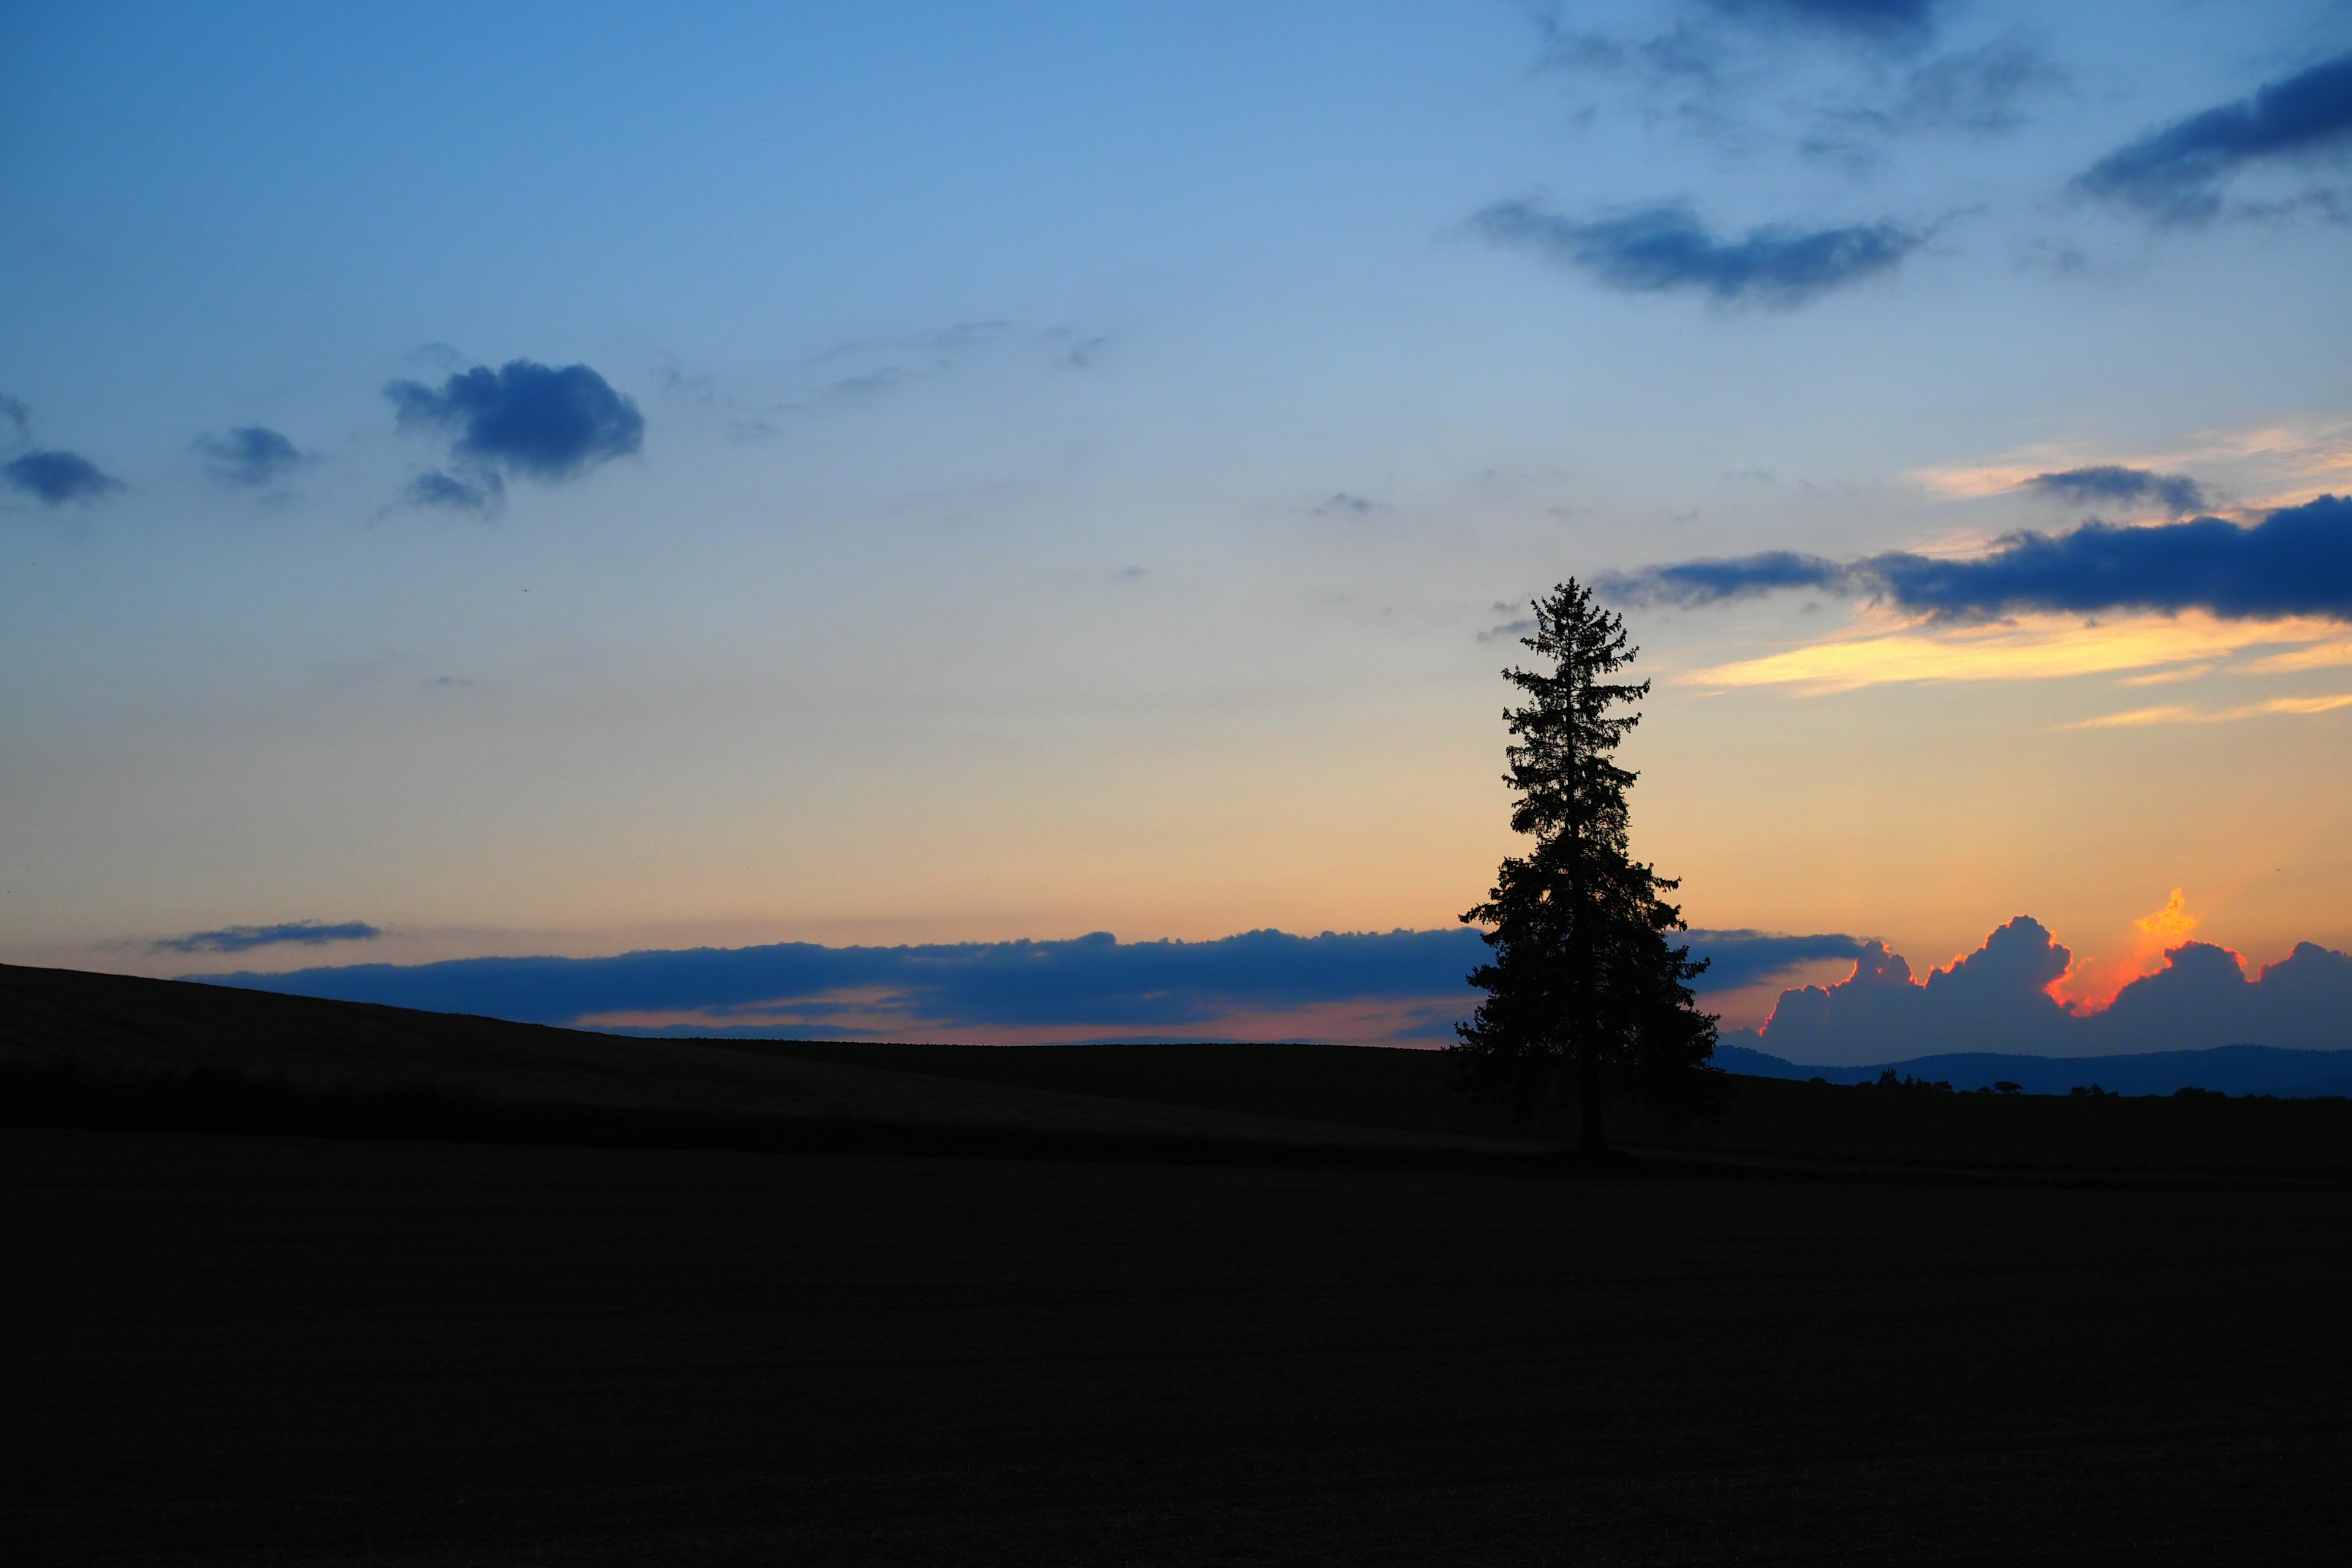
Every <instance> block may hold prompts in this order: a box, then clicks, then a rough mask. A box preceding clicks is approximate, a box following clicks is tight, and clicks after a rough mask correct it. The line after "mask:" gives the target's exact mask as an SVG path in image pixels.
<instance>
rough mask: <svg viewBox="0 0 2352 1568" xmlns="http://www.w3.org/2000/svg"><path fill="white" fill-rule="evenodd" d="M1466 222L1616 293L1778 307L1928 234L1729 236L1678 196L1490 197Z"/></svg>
mask: <svg viewBox="0 0 2352 1568" xmlns="http://www.w3.org/2000/svg"><path fill="white" fill-rule="evenodd" d="M1471 226H1472V227H1473V228H1474V229H1475V230H1476V231H1477V232H1478V233H1479V234H1481V235H1483V236H1485V237H1486V238H1487V239H1489V240H1491V241H1493V242H1494V243H1495V244H1496V245H1502V246H1509V247H1516V248H1518V249H1523V250H1532V251H1534V252H1535V253H1537V254H1538V255H1539V256H1541V257H1543V258H1545V259H1546V260H1549V261H1550V262H1552V263H1554V264H1555V265H1557V266H1560V267H1568V268H1575V269H1577V270H1580V271H1582V272H1586V273H1589V274H1591V276H1592V277H1593V278H1594V279H1596V280H1597V281H1599V282H1600V283H1601V285H1602V286H1604V287H1606V288H1610V289H1617V290H1619V291H1620V292H1622V293H1629V294H1660V293H1672V292H1676V291H1689V292H1694V293H1703V294H1706V295H1709V296H1711V297H1712V298H1714V299H1717V300H1723V301H1726V302H1727V303H1738V302H1745V301H1753V302H1755V303H1759V304H1763V305H1768V306H1777V307H1780V308H1783V309H1786V308H1790V307H1794V306H1797V305H1801V304H1804V303H1805V302H1806V301H1807V300H1812V299H1814V298H1816V297H1818V296H1820V295H1822V294H1825V293H1827V292H1829V291H1830V290H1832V289H1838V288H1841V287H1843V286H1844V285H1847V284H1850V283H1858V282H1860V281H1862V280H1863V279H1867V278H1871V277H1874V276H1875V275H1877V274H1879V273H1882V272H1885V271H1889V270H1891V269H1892V268H1895V266H1896V265H1897V264H1898V263H1900V262H1901V261H1902V260H1903V258H1905V257H1906V256H1908V255H1910V254H1911V252H1912V251H1914V250H1916V249H1917V248H1918V247H1919V246H1920V244H1921V243H1922V242H1923V241H1924V240H1925V239H1926V236H1925V235H1924V234H1919V233H1915V232H1913V231H1911V230H1907V229H1904V228H1900V227H1898V226H1895V225H1894V224H1891V223H1876V224H1863V225H1853V226H1846V227H1843V228H1821V229H1795V228H1789V227H1785V226H1773V227H1765V228H1758V229H1752V230H1750V231H1749V232H1748V234H1747V235H1746V236H1745V237H1741V238H1738V239H1727V238H1722V237H1717V236H1716V235H1714V234H1712V233H1710V232H1709V231H1708V230H1707V228H1706V226H1705V225H1703V224H1702V223H1700V222H1699V220H1698V218H1697V217H1696V216H1695V215H1694V214H1693V213H1692V212H1691V210H1690V209H1689V208H1688V207H1687V206H1685V205H1681V204H1678V203H1669V204H1665V205H1658V206H1653V207H1646V208H1643V209H1641V210H1638V211H1635V212H1631V213H1626V214H1623V215H1622V216H1616V217H1609V218H1599V219H1593V220H1590V221H1585V220H1579V219H1575V218H1570V217H1565V216H1560V215H1559V214H1556V213H1549V212H1546V211H1544V210H1542V209H1541V208H1539V207H1538V206H1536V205H1533V204H1531V203H1528V202H1497V203H1496V204H1495V205H1492V206H1490V207H1487V208H1486V209H1485V210H1484V211H1482V212H1480V213H1478V214H1477V215H1476V216H1475V217H1473V218H1472V219H1471Z"/></svg>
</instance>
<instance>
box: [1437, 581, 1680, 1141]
mask: <svg viewBox="0 0 2352 1568" xmlns="http://www.w3.org/2000/svg"><path fill="white" fill-rule="evenodd" d="M1535 613H1536V626H1535V634H1534V635H1533V636H1532V637H1525V638H1522V639H1521V641H1522V642H1523V644H1524V646H1526V647H1528V649H1530V650H1531V651H1532V652H1533V653H1535V655H1536V656H1537V658H1538V660H1539V661H1541V662H1543V663H1544V664H1547V665H1549V668H1538V669H1533V670H1528V669H1519V668H1510V669H1506V670H1505V671H1504V672H1503V678H1504V679H1506V680H1508V681H1509V682H1510V683H1511V684H1512V685H1513V686H1515V687H1517V688H1518V689H1519V691H1520V692H1521V693H1522V694H1523V695H1524V696H1525V697H1526V699H1527V700H1526V701H1525V703H1524V704H1522V705H1521V706H1519V707H1516V708H1511V709H1507V710H1505V712H1504V718H1505V719H1506V720H1507V721H1508V723H1509V725H1510V732H1511V737H1512V740H1511V744H1510V745H1509V747H1508V748H1507V751H1506V752H1505V757H1506V759H1507V762H1508V763H1509V766H1510V771H1509V772H1508V773H1506V774H1505V775H1504V782H1505V783H1506V784H1509V785H1510V786H1511V789H1512V791H1513V793H1514V794H1515V795H1516V796H1517V799H1516V800H1515V802H1514V803H1513V805H1512V808H1511V828H1512V831H1514V832H1516V833H1524V834H1527V835H1528V836H1529V837H1531V838H1532V839H1533V840H1534V843H1533V845H1532V846H1531V847H1530V848H1529V849H1528V853H1527V854H1525V855H1521V856H1513V857H1510V858H1507V859H1505V860H1504V861H1503V863H1502V866H1501V868H1500V869H1499V870H1498V871H1497V872H1496V879H1495V887H1494V889H1493V890H1492V891H1491V892H1490V893H1488V894H1487V896H1486V901H1485V902H1484V903H1481V904H1479V905H1478V906H1477V907H1476V908H1475V909H1473V910H1470V911H1469V912H1468V913H1467V914H1465V915H1464V916H1463V917H1462V919H1463V921H1465V923H1468V924H1475V925H1478V926H1480V927H1483V928H1485V929H1484V930H1483V931H1482V932H1481V934H1482V935H1483V936H1484V937H1485V938H1486V944H1487V947H1488V949H1489V950H1490V951H1489V955H1488V960H1487V962H1486V963H1484V964H1481V965H1480V966H1479V967H1478V968H1477V969H1476V970H1475V971H1473V972H1472V973H1471V975H1470V983H1471V984H1473V985H1475V986H1478V987H1479V988H1481V989H1482V990H1484V991H1486V993H1487V995H1486V1000H1485V1001H1484V1002H1482V1003H1480V1004H1479V1006H1478V1011H1477V1014H1476V1016H1475V1017H1474V1018H1473V1019H1472V1020H1471V1021H1470V1022H1468V1023H1466V1024H1462V1025H1459V1026H1456V1029H1455V1032H1456V1034H1458V1035H1459V1036H1460V1040H1459V1042H1458V1043H1457V1044H1456V1045H1455V1046H1454V1047H1453V1049H1454V1054H1455V1056H1456V1057H1457V1058H1459V1059H1460V1060H1461V1061H1462V1063H1463V1064H1464V1065H1465V1068H1468V1069H1469V1075H1470V1076H1471V1078H1472V1079H1473V1080H1474V1081H1475V1082H1476V1083H1477V1084H1478V1086H1479V1087H1481V1088H1483V1089H1486V1090H1487V1091H1489V1092H1494V1093H1499V1094H1501V1095H1504V1096H1506V1097H1507V1098H1508V1099H1509V1100H1511V1101H1512V1102H1513V1104H1514V1105H1515V1107H1516V1108H1517V1110H1519V1112H1520V1113H1521V1114H1522V1115H1523V1116H1525V1115H1528V1114H1530V1113H1532V1112H1533V1111H1534V1110H1537V1109H1538V1108H1539V1107H1541V1106H1542V1105H1544V1104H1545V1103H1547V1102H1549V1100H1551V1099H1553V1098H1554V1097H1555V1096H1557V1095H1559V1093H1561V1092H1562V1091H1563V1090H1564V1091H1566V1092H1569V1093H1572V1094H1573V1095H1574V1096H1575V1097H1576V1100H1577V1101H1578V1106H1579V1111H1580V1124H1581V1129H1582V1138H1581V1152H1582V1153H1583V1155H1584V1156H1585V1158H1587V1159H1588V1160H1598V1159H1600V1158H1601V1155H1602V1152H1603V1149H1604V1144H1605V1132H1604V1109H1605V1106H1606V1104H1607V1101H1608V1099H1609V1098H1610V1097H1611V1096H1612V1095H1614V1094H1622V1093H1633V1094H1637V1095H1640V1096H1641V1097H1643V1099H1645V1100H1649V1101H1650V1102H1652V1103H1653V1104H1654V1105H1657V1106H1659V1107H1661V1108H1662V1109H1664V1110H1667V1111H1668V1112H1670V1113H1680V1112H1687V1111H1690V1110H1703V1109H1706V1108H1707V1107H1709V1106H1710V1105H1711V1104H1712V1103H1714V1102H1715V1101H1716V1100H1717V1099H1718V1098H1719V1095H1720V1091H1721V1086H1722V1079H1723V1075H1722V1073H1721V1071H1720V1069H1718V1068H1713V1067H1711V1066H1709V1065H1708V1058H1710V1057H1712V1056H1713V1055H1714V1052H1715V1041H1716V1027H1715V1025H1716V1021H1715V1019H1714V1018H1712V1017H1711V1016H1707V1015H1706V1014H1704V1013H1701V1012H1699V1011H1698V1010H1697V1008H1696V1005H1694V998H1693V996H1692V994H1691V991H1690V987H1689V986H1688V984H1686V982H1688V981H1689V980H1691V979H1692V978H1694V977H1695V976H1696V975H1697V974H1698V973H1700V972H1701V971H1702V970H1704V969H1705V968H1706V960H1705V959H1693V958H1692V957H1691V956H1690V949H1689V947H1688V946H1686V945H1685V946H1676V945H1675V944H1674V943H1673V942H1670V941H1669V940H1668V938H1667V935H1666V933H1667V932H1669V931H1679V930H1681V929H1683V919H1682V911H1681V910H1679V909H1677V908H1676V907H1675V906H1674V905H1672V904H1669V903H1667V902H1666V901H1665V900H1664V899H1663V898H1662V897H1660V895H1661V894H1663V893H1666V892H1671V891H1673V890H1674V889H1675V888H1676V887H1677V886H1679V885H1680V884H1679V883H1677V882H1675V881H1673V880H1670V879H1666V878H1663V877H1660V876H1658V875H1656V874H1655V872H1654V870H1653V869H1652V868H1650V867H1648V866H1645V865H1642V864H1639V863H1637V862H1636V861H1634V860H1633V858H1632V856H1631V855H1630V854H1629V853H1628V850H1627V847H1626V844H1627V840H1626V826H1627V815H1628V808H1627V805H1626V800H1625V792H1626V791H1627V790H1628V789H1629V788H1630V787H1631V786H1632V785H1633V780H1634V776H1635V775H1634V774H1633V773H1632V772H1631V771H1629V770H1627V769H1625V768H1622V767H1620V766H1618V764H1617V763H1616V761H1615V755H1614V754H1615V752H1616V750H1617V746H1618V744H1619V742H1622V740H1623V739H1624V738H1625V732H1626V731H1629V730H1631V729H1633V726H1634V725H1635V724H1637V723H1639V722H1640V721H1641V714H1640V711H1639V710H1638V709H1636V708H1635V707H1634V704H1636V703H1638V702H1639V701H1640V700H1641V699H1642V698H1643V697H1644V696H1646V695H1647V694H1648V692H1649V689H1650V685H1649V682H1647V681H1641V682H1638V683H1628V682H1623V681H1618V680H1613V679H1612V677H1615V676H1617V675H1618V674H1619V672H1621V671H1622V670H1624V669H1625V668H1627V667H1629V666H1630V665H1632V664H1633V658H1634V656H1635V654H1636V652H1637V651H1638V650H1636V649H1635V648H1634V647H1633V646H1632V645H1631V643H1630V642H1629V641H1628V640H1627V637H1626V633H1625V624H1624V621H1623V619H1622V617H1621V616H1616V615H1614V614H1612V613H1611V612H1609V611H1607V610H1604V609H1602V608H1601V606H1600V605H1598V604H1596V603H1595V602H1594V600H1593V597H1592V595H1591V592H1590V591H1589V590H1587V589H1585V588H1584V587H1583V586H1581V585H1580V584H1578V583H1577V582H1576V581H1575V580H1574V579H1573V578H1571V579H1570V580H1569V581H1568V582H1566V583H1563V584H1560V585H1559V587H1557V588H1555V589H1554V590H1553V591H1552V593H1551V595H1550V596H1549V597H1548V598H1544V599H1539V600H1538V601H1537V602H1536V604H1535ZM1619 710H1624V711H1622V712H1621V711H1619Z"/></svg>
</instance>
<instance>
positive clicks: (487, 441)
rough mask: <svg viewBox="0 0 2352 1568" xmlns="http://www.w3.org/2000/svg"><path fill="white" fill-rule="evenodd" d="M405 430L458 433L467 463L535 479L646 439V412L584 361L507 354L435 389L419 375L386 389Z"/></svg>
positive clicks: (578, 469) (561, 475) (592, 462)
mask: <svg viewBox="0 0 2352 1568" xmlns="http://www.w3.org/2000/svg"><path fill="white" fill-rule="evenodd" d="M383 391H384V395H385V396H386V397H388V398H390V399H391V400H392V405H393V407H394V409H395V410H396V411H397V413H398V415H399V419H400V424H401V426H402V427H403V428H404V429H405V428H435V429H443V430H453V431H455V432H457V441H456V443H455V444H454V446H453V447H452V448H451V452H452V455H453V456H454V457H455V458H457V460H458V461H459V462H460V463H462V464H467V465H471V466H476V467H479V468H483V469H485V470H488V471H492V472H495V471H497V470H500V469H503V470H504V471H506V472H507V473H509V474H515V475H520V476H523V477H526V478H530V479H571V478H572V477H574V476H576V475H579V474H582V473H584V472H586V471H587V470H588V469H590V468H593V467H595V466H596V465H597V464H599V463H602V462H604V461H606V460H608V459H610V458H619V457H625V456H627V455H629V454H630V453H633V452H635V451H636V450H637V449H638V448H639V447H640V446H642V445H643V444H644V440H645V431H646V421H645V416H643V415H642V414H639V413H638V412H637V405H636V404H635V403H634V402H632V401H631V400H630V399H628V398H626V397H624V396H623V395H620V394H619V393H617V392H614V390H613V388H612V386H611V385H610V384H608V383H607V382H606V381H605V380H604V377H603V376H601V375H599V374H596V373H595V372H594V371H593V370H591V369H589V368H588V367H587V366H586V365H584V364H569V365H564V366H562V367H560V368H551V367H550V366H547V365H543V364H539V363H534V362H532V361H530V360H527V359H519V360H509V362H507V363H506V364H504V365H502V366H500V367H499V369H497V370H495V371H493V370H489V369H488V368H486V367H484V366H481V365H477V366H475V367H474V368H473V369H471V370H468V371H464V372H461V373H459V374H456V375H452V376H450V377H449V378H448V379H447V380H446V381H445V382H443V383H442V384H441V385H440V388H439V389H438V390H437V391H436V390H435V389H433V388H429V387H426V386H424V385H422V384H418V383H416V382H414V381H395V382H393V383H392V384H389V385H387V386H386V387H385V388H384V389H383Z"/></svg>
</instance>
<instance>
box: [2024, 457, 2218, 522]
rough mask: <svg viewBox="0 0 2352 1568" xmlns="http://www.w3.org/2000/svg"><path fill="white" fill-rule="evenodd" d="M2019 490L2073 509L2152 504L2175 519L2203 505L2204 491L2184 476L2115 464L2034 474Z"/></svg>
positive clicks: (2196, 483) (2193, 480) (2194, 481)
mask: <svg viewBox="0 0 2352 1568" xmlns="http://www.w3.org/2000/svg"><path fill="white" fill-rule="evenodd" d="M2022 488H2023V489H2029V490H2032V491H2034V492H2035V493H2037V494H2040V495H2045V496H2048V497H2049V498H2051V499H2052V500H2060V501H2066V502H2069V503H2071V504H2073V505H2076V506H2096V505H2098V504H2099V503H2101V502H2103V501H2113V502H2116V503H2118V504H2121V505H2125V506H2136V505H2138V504H2140V503H2142V502H2147V501H2152V502H2154V503H2155V504H2156V505H2158V506H2159V507H2162V508H2163V509H2164V510H2166V511H2168V512H2170V513H2172V515H2173V516H2175V517H2179V515H2181V514H2182V513H2183V512H2191V511H2195V510H2198V509H2199V508H2200V507H2202V506H2204V505H2205V504H2206V500H2205V489H2204V487H2203V486H2201V485H2200V484H2199V483H2198V482H2197V481H2196V480H2195V479H2190V478H2189V476H2188V475H2186V474H2159V473H2156V472H2153V471H2151V470H2149V469H2147V468H2124V467H2123V466H2121V465H2120V464H2116V463H2102V464H2099V465H2096V466H2095V467H2092V468H2066V469H2063V470H2061V471H2059V472H2057V473H2050V474H2036V475H2034V476H2033V477H2032V479H2028V480H2026V481H2025V484H2024V485H2023V487H2022Z"/></svg>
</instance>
